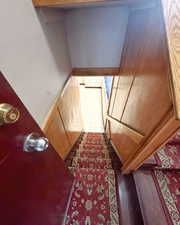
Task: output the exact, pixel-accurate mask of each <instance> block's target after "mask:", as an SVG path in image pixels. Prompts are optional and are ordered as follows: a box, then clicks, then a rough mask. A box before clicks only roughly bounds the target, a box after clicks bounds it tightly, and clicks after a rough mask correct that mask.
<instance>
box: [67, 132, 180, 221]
mask: <svg viewBox="0 0 180 225" xmlns="http://www.w3.org/2000/svg"><path fill="white" fill-rule="evenodd" d="M179 146H180V145H179V142H178V143H177V142H176V141H174V142H172V141H171V143H169V145H167V146H166V147H164V148H162V149H161V150H160V151H159V152H158V153H157V154H156V155H155V156H154V159H155V160H156V163H153V165H152V166H151V165H148V166H147V165H146V164H144V165H143V166H142V167H141V168H140V169H139V170H137V171H135V172H133V173H132V174H129V175H122V174H121V171H120V169H121V162H120V160H119V158H118V157H117V155H116V153H115V151H114V149H113V148H112V146H111V144H110V142H109V140H108V139H107V137H106V136H105V134H104V133H92V132H91V133H83V134H82V135H81V137H80V138H79V140H78V142H77V143H76V145H75V146H74V148H73V149H72V151H71V152H70V154H69V155H68V157H67V158H66V164H67V166H68V168H69V169H70V171H71V173H72V174H73V175H74V178H75V179H74V184H73V188H72V193H71V197H70V199H69V204H68V210H67V215H66V220H65V224H66V225H180V171H179V169H180V164H179V165H178V159H177V158H178V157H179V155H178V154H180V151H179V150H180V149H179ZM169 150H170V151H169ZM162 155H163V156H162ZM173 159H174V160H173ZM165 162H167V164H168V166H167V167H165ZM170 162H171V166H170V165H169V163H170ZM173 166H174V167H173ZM171 167H172V168H171Z"/></svg>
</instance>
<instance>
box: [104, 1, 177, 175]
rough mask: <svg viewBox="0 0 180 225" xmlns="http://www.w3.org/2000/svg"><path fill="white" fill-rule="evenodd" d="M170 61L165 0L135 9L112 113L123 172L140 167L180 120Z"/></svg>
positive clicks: (116, 81)
mask: <svg viewBox="0 0 180 225" xmlns="http://www.w3.org/2000/svg"><path fill="white" fill-rule="evenodd" d="M164 2H168V0H167V1H166V0H164ZM175 2H176V1H175ZM165 5H166V4H165ZM175 13H176V12H175ZM154 34H156V35H154ZM174 40H175V39H174ZM169 64H170V62H169V55H168V46H167V43H166V32H165V27H164V21H163V13H162V6H161V4H160V2H158V1H157V4H156V5H153V6H151V7H149V8H141V9H135V10H132V11H131V13H130V16H129V23H128V29H127V34H126V38H125V45H124V50H123V53H122V58H121V66H120V73H119V76H116V77H114V81H113V87H112V92H111V98H110V104H109V109H108V117H107V119H108V120H109V123H110V133H111V140H112V142H113V143H114V145H115V146H116V148H117V150H118V152H119V155H120V158H121V160H122V163H123V167H122V171H123V172H124V173H129V172H131V171H132V170H134V169H137V168H138V167H139V166H140V165H141V164H142V163H143V161H145V160H146V159H147V158H148V157H149V156H151V155H152V154H153V153H154V152H155V151H156V150H157V148H158V147H159V146H160V145H161V144H163V142H165V141H166V139H167V138H168V136H169V135H171V133H172V132H175V130H176V129H177V128H178V126H180V123H179V121H177V120H176V118H177V116H176V115H177V114H176V115H174V111H175V112H177V108H178V106H177V104H176V107H174V109H175V110H173V98H174V95H173V94H172V91H171V88H170V86H171V84H172V80H173V79H172V74H171V69H170V66H169ZM176 77H177V76H176ZM174 79H175V78H174ZM177 85H179V83H178V82H177V84H176V88H178V87H177ZM177 97H178V95H177ZM176 100H177V99H176ZM175 102H177V101H175ZM169 116H170V117H169ZM167 118H168V119H167Z"/></svg>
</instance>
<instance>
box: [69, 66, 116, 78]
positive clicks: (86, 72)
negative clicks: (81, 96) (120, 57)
mask: <svg viewBox="0 0 180 225" xmlns="http://www.w3.org/2000/svg"><path fill="white" fill-rule="evenodd" d="M118 73H119V67H89V68H73V69H72V76H112V75H118Z"/></svg>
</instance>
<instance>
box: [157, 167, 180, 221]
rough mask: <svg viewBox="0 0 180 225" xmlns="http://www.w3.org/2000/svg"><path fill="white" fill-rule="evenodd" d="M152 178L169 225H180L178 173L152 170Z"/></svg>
mask: <svg viewBox="0 0 180 225" xmlns="http://www.w3.org/2000/svg"><path fill="white" fill-rule="evenodd" d="M153 178H154V181H155V184H156V187H157V191H158V193H159V197H160V199H161V202H162V206H163V208H164V210H165V215H166V217H167V220H168V221H169V224H171V225H180V172H172V171H162V170H154V172H153Z"/></svg>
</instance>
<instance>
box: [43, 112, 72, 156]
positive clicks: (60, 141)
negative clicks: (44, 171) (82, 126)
mask: <svg viewBox="0 0 180 225" xmlns="http://www.w3.org/2000/svg"><path fill="white" fill-rule="evenodd" d="M46 136H47V137H48V139H49V141H50V142H51V144H52V145H53V147H54V148H55V149H56V151H57V153H58V154H59V155H60V156H61V158H62V159H65V157H66V156H67V154H68V151H69V149H70V148H71V145H70V142H69V139H68V137H67V134H66V131H65V129H64V125H63V121H62V119H61V116H60V115H59V112H58V110H56V111H54V114H53V117H52V121H51V123H50V125H49V127H48V129H47V131H46Z"/></svg>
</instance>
